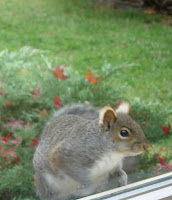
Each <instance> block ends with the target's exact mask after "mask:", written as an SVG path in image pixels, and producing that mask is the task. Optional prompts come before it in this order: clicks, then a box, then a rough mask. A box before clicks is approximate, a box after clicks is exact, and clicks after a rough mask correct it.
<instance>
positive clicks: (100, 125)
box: [33, 102, 149, 200]
mask: <svg viewBox="0 0 172 200" xmlns="http://www.w3.org/2000/svg"><path fill="white" fill-rule="evenodd" d="M129 114H130V105H129V103H127V102H124V103H122V104H121V105H120V106H119V107H118V108H117V109H116V111H115V110H114V109H113V108H112V107H110V106H105V107H103V108H101V109H100V108H94V107H91V106H86V105H80V104H79V105H72V106H66V107H64V108H61V109H60V110H58V111H57V112H56V113H55V114H54V116H53V117H52V119H51V120H50V121H49V122H48V123H47V124H46V125H45V128H44V129H43V131H42V134H41V136H40V142H39V145H38V146H37V148H36V151H35V154H34V158H33V166H34V170H35V182H36V183H35V184H36V190H37V194H38V195H39V197H40V198H41V199H46V200H68V199H71V198H73V199H77V198H81V197H83V196H88V195H90V194H93V193H96V192H99V191H101V188H103V186H104V185H106V184H107V183H108V181H109V180H110V177H115V178H116V179H117V183H118V186H124V185H126V184H127V174H126V173H125V172H124V171H123V169H122V163H123V158H125V157H127V156H136V155H138V154H141V153H142V152H144V150H145V149H147V148H148V147H149V143H148V141H147V139H146V137H145V135H144V133H143V131H142V129H141V127H140V125H139V124H137V123H136V122H135V121H134V120H133V119H132V118H131V116H130V115H129ZM116 175H117V177H116Z"/></svg>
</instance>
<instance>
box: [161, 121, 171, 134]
mask: <svg viewBox="0 0 172 200" xmlns="http://www.w3.org/2000/svg"><path fill="white" fill-rule="evenodd" d="M161 128H162V130H163V132H164V135H167V134H168V133H169V132H170V129H171V125H170V123H168V126H161Z"/></svg>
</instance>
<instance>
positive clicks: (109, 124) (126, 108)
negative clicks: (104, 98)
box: [99, 102, 149, 156]
mask: <svg viewBox="0 0 172 200" xmlns="http://www.w3.org/2000/svg"><path fill="white" fill-rule="evenodd" d="M129 114H130V105H129V103H127V102H126V103H122V104H121V105H120V106H119V108H118V109H117V110H116V111H114V109H113V108H111V107H110V106H106V107H104V108H102V109H101V110H100V113H99V125H100V127H101V128H102V131H103V132H108V133H109V134H110V138H111V140H112V142H113V143H114V148H115V150H116V151H118V152H119V153H122V154H124V155H125V156H135V155H138V154H140V153H142V152H143V151H144V150H146V149H147V148H148V147H149V143H148V141H147V140H146V137H145V135H144V133H143V130H142V129H141V127H140V125H139V124H137V123H136V122H135V121H134V120H133V119H132V118H131V117H130V115H129Z"/></svg>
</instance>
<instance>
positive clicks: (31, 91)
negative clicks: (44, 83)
mask: <svg viewBox="0 0 172 200" xmlns="http://www.w3.org/2000/svg"><path fill="white" fill-rule="evenodd" d="M30 93H32V94H33V95H35V96H38V97H40V96H42V94H41V89H40V86H39V85H38V86H37V88H36V91H35V90H30Z"/></svg>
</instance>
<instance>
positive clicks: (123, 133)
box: [120, 129, 129, 137]
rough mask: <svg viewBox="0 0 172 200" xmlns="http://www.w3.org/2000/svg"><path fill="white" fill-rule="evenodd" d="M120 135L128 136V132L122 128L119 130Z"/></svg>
mask: <svg viewBox="0 0 172 200" xmlns="http://www.w3.org/2000/svg"><path fill="white" fill-rule="evenodd" d="M120 135H121V136H122V137H128V136H129V133H128V131H127V130H125V129H122V130H121V132H120Z"/></svg>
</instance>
